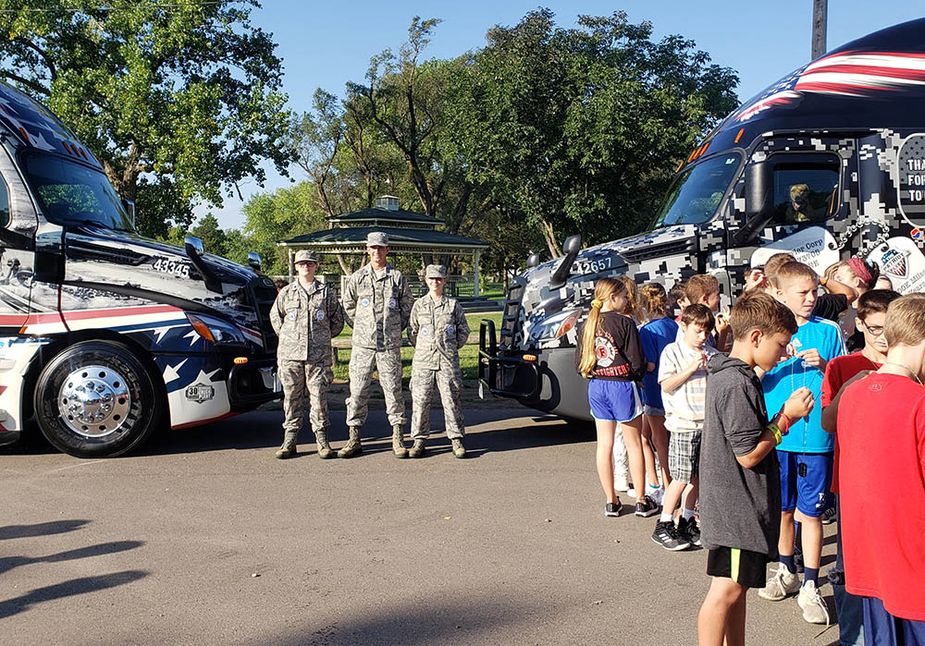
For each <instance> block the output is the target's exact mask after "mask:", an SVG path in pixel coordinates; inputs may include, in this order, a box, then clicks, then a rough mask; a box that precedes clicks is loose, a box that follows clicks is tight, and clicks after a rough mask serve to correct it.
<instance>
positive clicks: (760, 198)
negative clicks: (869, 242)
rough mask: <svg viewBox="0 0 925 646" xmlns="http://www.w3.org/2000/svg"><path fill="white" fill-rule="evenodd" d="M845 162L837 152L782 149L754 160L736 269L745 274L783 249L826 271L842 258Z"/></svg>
mask: <svg viewBox="0 0 925 646" xmlns="http://www.w3.org/2000/svg"><path fill="white" fill-rule="evenodd" d="M842 167H843V164H842V160H841V158H840V157H839V156H838V155H837V154H835V153H832V152H806V151H802V152H776V153H772V154H769V155H768V156H767V157H766V158H765V159H764V160H763V161H759V162H755V163H753V164H752V165H751V166H750V167H749V168H748V169H747V170H746V187H745V201H746V214H745V219H744V221H743V224H742V226H741V227H740V228H738V230H735V231H734V232H733V235H732V244H731V245H730V249H729V260H730V262H729V266H730V269H731V270H733V271H736V274H737V275H738V276H744V272H745V270H746V269H747V268H748V267H749V266H751V267H756V266H760V265H763V264H764V263H765V262H766V261H767V259H768V258H770V257H771V256H772V255H774V254H776V253H780V252H789V253H791V254H793V255H794V256H795V257H796V259H797V260H798V261H800V262H802V263H805V264H807V265H809V266H811V267H812V268H813V269H815V270H816V272H817V273H818V274H819V275H820V276H821V275H822V273H823V272H824V271H825V269H826V267H828V266H829V265H831V264H832V263H835V262H837V261H838V259H839V252H838V249H837V245H836V241H835V237H834V235H833V234H832V232H833V231H835V230H837V224H836V223H837V222H838V221H840V220H844V219H845V218H847V216H848V208H847V205H846V204H843V201H842V199H841V196H842V195H843V193H844V182H845V181H846V180H845V178H844V177H843V173H842ZM736 264H738V265H740V266H739V267H735V265H736Z"/></svg>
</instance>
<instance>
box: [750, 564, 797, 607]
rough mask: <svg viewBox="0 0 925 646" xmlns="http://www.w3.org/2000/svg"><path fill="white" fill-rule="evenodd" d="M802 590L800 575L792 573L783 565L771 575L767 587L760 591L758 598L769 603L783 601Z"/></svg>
mask: <svg viewBox="0 0 925 646" xmlns="http://www.w3.org/2000/svg"><path fill="white" fill-rule="evenodd" d="M799 589H800V575H799V574H797V573H796V572H793V573H791V572H790V570H788V569H787V568H786V566H784V564H783V563H781V564H780V565H778V566H777V572H775V573H774V574H773V575H771V578H770V579H768V583H767V585H765V586H764V587H763V588H761V589H760V590H759V591H758V596H759V597H761V598H762V599H767V600H768V601H782V600H783V599H786V598H787V597H789V596H790V595H791V594H793V593H794V592H797V591H798V590H799Z"/></svg>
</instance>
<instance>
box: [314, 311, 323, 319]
mask: <svg viewBox="0 0 925 646" xmlns="http://www.w3.org/2000/svg"><path fill="white" fill-rule="evenodd" d="M315 320H316V321H323V320H324V310H316V311H315Z"/></svg>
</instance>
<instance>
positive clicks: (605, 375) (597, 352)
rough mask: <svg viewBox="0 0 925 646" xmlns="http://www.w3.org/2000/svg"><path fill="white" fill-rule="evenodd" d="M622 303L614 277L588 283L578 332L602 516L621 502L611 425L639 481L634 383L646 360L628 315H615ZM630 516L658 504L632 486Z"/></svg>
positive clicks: (615, 512) (623, 293) (623, 294)
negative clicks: (586, 309) (587, 307)
mask: <svg viewBox="0 0 925 646" xmlns="http://www.w3.org/2000/svg"><path fill="white" fill-rule="evenodd" d="M626 304H627V288H626V285H625V284H624V283H623V282H622V281H620V280H619V279H616V278H602V279H601V280H599V281H597V284H596V285H595V288H594V300H592V301H591V311H590V313H589V314H588V319H587V320H586V321H585V323H584V326H583V328H582V329H581V331H580V333H579V335H578V348H577V352H576V354H577V357H576V358H577V364H578V372H579V373H581V375H582V376H583V377H584V378H586V379H590V380H591V381H590V383H589V384H588V402H589V403H590V405H591V414H592V415H593V416H594V424H595V427H596V429H597V474H598V477H599V478H600V481H601V487H603V489H604V496H605V497H606V499H607V502H606V504H605V506H604V515H605V516H619V515H620V511H621V509H622V507H623V505H622V503H621V501H620V498H619V497H618V496H617V493H616V491H614V486H613V484H614V483H613V442H614V434H615V433H616V429H617V424H619V425H620V426H621V428H622V431H623V441H624V443H625V444H626V451H627V454H628V457H629V463H630V473H631V474H632V479H633V482H636V483H642V482H645V461H644V459H643V453H642V450H643V449H642V402H641V401H640V399H639V389H638V387H637V385H636V382H638V381H639V380H641V379H642V376H643V375H644V374H645V369H646V362H645V357H644V355H643V352H642V347H641V345H640V343H639V332H638V331H637V330H636V324H635V323H634V322H633V320H632V319H631V318H629V317H628V316H625V315H623V314H621V312H623V311H624V308H625V306H626ZM636 493H637V499H636V515H637V516H642V517H648V516H651V515H653V514H655V513H657V512H658V505H656V504H655V502H654V501H653V500H652V499H651V498H649V497H647V496H645V495H644V494H645V490H644V489H643V487H642V486H639V487H637V488H636Z"/></svg>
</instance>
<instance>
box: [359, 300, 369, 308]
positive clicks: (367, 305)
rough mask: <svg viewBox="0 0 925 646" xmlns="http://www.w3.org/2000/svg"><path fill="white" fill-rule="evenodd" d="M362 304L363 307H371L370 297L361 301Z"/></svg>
mask: <svg viewBox="0 0 925 646" xmlns="http://www.w3.org/2000/svg"><path fill="white" fill-rule="evenodd" d="M360 305H362V306H363V307H369V299H368V298H364V299H363V300H361V301H360Z"/></svg>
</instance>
